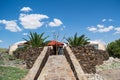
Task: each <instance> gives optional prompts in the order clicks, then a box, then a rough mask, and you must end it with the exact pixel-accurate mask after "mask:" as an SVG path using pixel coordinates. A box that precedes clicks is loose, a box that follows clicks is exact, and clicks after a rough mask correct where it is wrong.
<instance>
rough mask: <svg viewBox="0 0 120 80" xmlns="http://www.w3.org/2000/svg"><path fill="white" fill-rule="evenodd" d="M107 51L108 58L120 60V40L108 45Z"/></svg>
mask: <svg viewBox="0 0 120 80" xmlns="http://www.w3.org/2000/svg"><path fill="white" fill-rule="evenodd" d="M107 51H108V53H109V55H110V56H112V57H117V58H120V39H118V40H115V41H113V42H111V43H109V44H108V46H107Z"/></svg>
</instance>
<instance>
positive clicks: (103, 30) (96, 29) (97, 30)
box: [87, 24, 114, 33]
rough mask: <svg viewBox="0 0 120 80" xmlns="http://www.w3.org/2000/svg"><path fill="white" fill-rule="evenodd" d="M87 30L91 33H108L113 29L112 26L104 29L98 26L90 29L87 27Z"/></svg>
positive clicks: (102, 26)
mask: <svg viewBox="0 0 120 80" xmlns="http://www.w3.org/2000/svg"><path fill="white" fill-rule="evenodd" d="M87 29H88V30H89V31H91V32H100V33H103V32H109V31H111V30H113V29H114V27H113V26H108V27H105V26H104V25H100V24H98V25H97V27H94V26H92V27H88V28H87Z"/></svg>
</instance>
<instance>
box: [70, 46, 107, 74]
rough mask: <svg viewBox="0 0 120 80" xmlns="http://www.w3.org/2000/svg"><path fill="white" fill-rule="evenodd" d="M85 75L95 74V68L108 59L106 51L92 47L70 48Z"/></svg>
mask: <svg viewBox="0 0 120 80" xmlns="http://www.w3.org/2000/svg"><path fill="white" fill-rule="evenodd" d="M71 49H72V51H73V53H74V54H75V56H76V58H77V60H78V61H79V63H80V65H81V67H82V69H83V71H84V72H85V73H96V69H95V66H96V65H101V64H103V61H104V60H107V59H108V58H109V55H108V53H107V52H106V51H103V50H97V49H95V48H94V47H93V46H78V47H72V48H71Z"/></svg>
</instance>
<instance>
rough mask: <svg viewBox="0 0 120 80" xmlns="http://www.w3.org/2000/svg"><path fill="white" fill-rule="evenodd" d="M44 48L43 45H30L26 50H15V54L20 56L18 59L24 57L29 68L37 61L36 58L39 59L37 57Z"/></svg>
mask: <svg viewBox="0 0 120 80" xmlns="http://www.w3.org/2000/svg"><path fill="white" fill-rule="evenodd" d="M42 50H43V48H42V47H41V48H40V47H34V48H33V47H29V48H27V49H26V50H24V51H22V50H20V51H16V52H14V55H15V56H16V57H17V58H18V59H22V60H24V61H25V62H26V66H27V68H28V69H29V68H31V67H32V66H33V64H34V62H35V60H36V59H37V57H38V56H39V55H40V53H41V51H42Z"/></svg>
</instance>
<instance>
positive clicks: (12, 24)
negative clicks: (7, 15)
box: [0, 20, 22, 32]
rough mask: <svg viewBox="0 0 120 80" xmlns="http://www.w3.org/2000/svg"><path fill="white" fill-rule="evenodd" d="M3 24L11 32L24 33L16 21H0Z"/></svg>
mask: <svg viewBox="0 0 120 80" xmlns="http://www.w3.org/2000/svg"><path fill="white" fill-rule="evenodd" d="M0 23H1V24H5V29H7V30H9V31H11V32H19V31H22V30H21V28H20V27H19V26H18V25H17V23H16V21H15V20H10V21H7V20H0Z"/></svg>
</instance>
